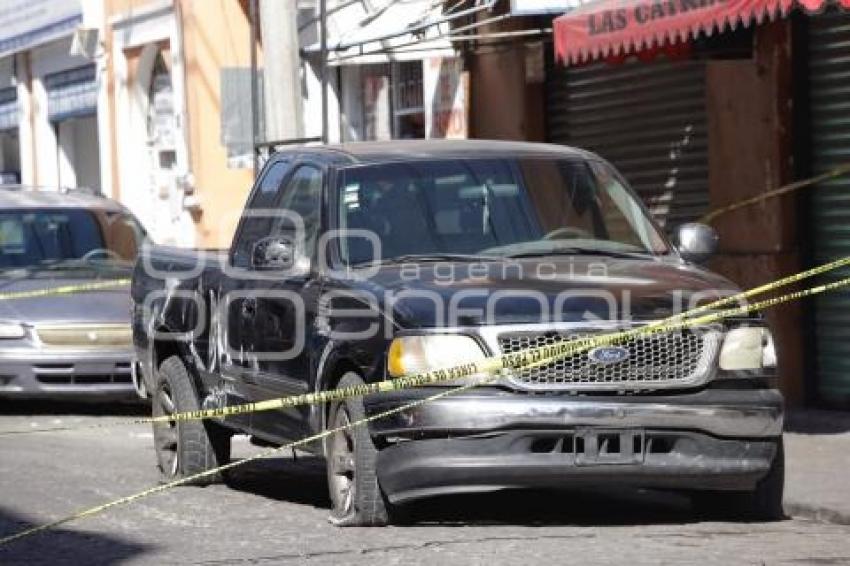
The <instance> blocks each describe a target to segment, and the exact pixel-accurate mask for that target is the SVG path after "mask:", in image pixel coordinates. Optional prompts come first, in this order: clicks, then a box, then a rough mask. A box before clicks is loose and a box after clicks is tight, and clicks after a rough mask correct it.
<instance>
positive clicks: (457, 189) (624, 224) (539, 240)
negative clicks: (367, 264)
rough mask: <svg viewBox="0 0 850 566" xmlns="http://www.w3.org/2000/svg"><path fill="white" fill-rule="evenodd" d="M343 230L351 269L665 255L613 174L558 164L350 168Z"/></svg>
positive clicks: (586, 165)
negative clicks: (573, 252) (470, 257)
mask: <svg viewBox="0 0 850 566" xmlns="http://www.w3.org/2000/svg"><path fill="white" fill-rule="evenodd" d="M337 190H338V191H339V196H338V199H339V207H340V210H339V218H340V228H341V229H343V230H345V229H356V230H367V231H370V232H373V233H374V234H375V235H376V236H377V239H378V241H379V242H380V245H381V249H380V250H377V256H376V255H374V254H375V250H372V249H371V248H372V246H371V244H370V243H369V242H368V241H367V240H365V239H364V238H363V237H360V236H357V235H352V236H351V237H349V238H343V239H342V240H341V241H340V243H341V246H342V256H343V259H347V260H348V262H349V263H352V264H356V263H359V262H363V261H368V260H370V259H380V258H392V257H398V256H404V255H408V254H425V255H427V254H440V253H450V254H482V255H488V256H497V257H504V256H512V255H519V254H546V253H566V252H567V251H568V250H569V249H576V248H580V249H581V250H588V251H591V252H592V251H599V252H605V251H609V252H637V253H650V254H652V253H664V252H666V251H667V245H666V243H665V242H664V240H663V238H662V237H661V236H660V234H659V232H658V231H657V229H656V227H655V226H654V224H653V223H652V221H651V219H650V218H649V217H648V216H647V215H646V213H645V212H644V210H643V208H642V207H641V205H640V204H639V202H638V201H637V200H636V198H635V197H634V195H633V194H632V193H631V192H630V191H629V190H628V189H627V188H626V186H625V185H624V184H623V182H622V181H621V180H620V178H619V176H618V175H617V174H616V172H615V171H614V170H613V169H611V168H610V167H608V166H607V165H604V164H602V163H596V162H587V161H581V160H562V159H543V158H541V159H448V160H439V161H410V162H406V163H405V162H395V163H384V164H377V165H366V166H354V167H350V168H347V169H344V170H343V171H342V174H341V175H340V184H339V186H338V189H337Z"/></svg>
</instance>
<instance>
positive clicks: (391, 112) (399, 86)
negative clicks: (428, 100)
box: [348, 61, 425, 140]
mask: <svg viewBox="0 0 850 566" xmlns="http://www.w3.org/2000/svg"><path fill="white" fill-rule="evenodd" d="M359 75H360V89H359V91H360V102H361V107H362V122H361V123H360V124H357V123H356V122H357V121H356V120H353V119H349V120H348V124H349V126H350V127H351V126H354V125H355V124H356V125H357V126H359V128H357V129H358V130H359V131H356V132H355V133H356V134H359V136H360V139H364V140H386V139H400V138H424V137H425V107H424V104H423V98H424V96H423V82H422V61H405V62H399V63H391V64H381V65H364V66H363V67H362V68H361V69H360V73H359ZM348 113H349V114H353V113H351V112H350V108H349V111H348ZM352 117H353V116H352Z"/></svg>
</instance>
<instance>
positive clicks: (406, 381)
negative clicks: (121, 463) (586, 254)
mask: <svg viewBox="0 0 850 566" xmlns="http://www.w3.org/2000/svg"><path fill="white" fill-rule="evenodd" d="M847 266H850V256H848V257H844V258H840V259H837V260H835V261H831V262H829V263H826V264H823V265H819V266H817V267H813V268H811V269H808V270H806V271H802V272H800V273H795V274H793V275H789V276H787V277H783V278H782V279H778V280H776V281H774V282H771V283H767V284H764V285H760V286H758V287H754V288H752V289H749V290H747V291H743V292H741V293H737V294H735V295H730V296H728V297H724V298H721V299H718V300H716V301H713V302H711V303H709V304H706V305H703V306H701V307H697V308H694V309H691V310H689V311H686V312H683V313H680V314H677V315H674V316H671V317H668V318H666V319H664V320H661V321H657V322H654V323H650V324H647V325H645V326H641V327H637V328H634V329H632V330H628V331H622V332H615V333H609V334H599V335H594V336H591V337H588V338H585V339H582V340H581V341H582V345H581V347H580V348H578V349H576V350H567V351H563V352H562V351H560V350H558V351H557V352H555V353H551V352H549V353H546V354H545V355H544V354H542V353H541V351H542V349H543V348H545V347H540V348H536V349H534V350H528V351H526V352H521V353H514V354H510V355H509V356H497V357H492V358H488V359H486V360H484V361H481V362H477V364H485V363H488V364H490V365H489V366H488V367H489V368H497V369H501V368H502V367H503V364H504V363H505V359H506V358H508V357H510V358H511V360H512V362H513V363H518V362H516V359H517V356H518V355H520V354H527V355H528V356H529V357H540V356H542V357H540V360H539V361H540V364H541V365H545V364H546V363H550V362H553V361H556V360H557V359H559V358H563V357H567V356H571V355H575V354H578V353H582V352H585V351H587V350H590V349H592V348H595V347H598V346H603V345H608V344H612V343H616V342H619V341H623V340H628V339H629V338H633V337H637V336H643V335H649V334H657V333H665V332H671V331H675V330H678V329H681V328H684V326H682V325H678V326H677V325H676V324H675V323H676V322H677V321H682V320H685V319H687V318H691V317H694V316H697V315H699V314H702V313H706V312H711V311H714V310H716V309H718V308H720V307H723V306H726V305H728V304H731V303H736V302H742V301H745V300H747V299H749V298H751V297H754V296H757V295H761V294H764V293H767V292H769V291H773V290H776V289H779V288H781V287H785V286H787V285H791V284H793V283H797V282H799V281H802V280H804V279H807V278H810V277H814V276H817V275H822V274H823V273H826V272H828V271H832V270H835V269H839V268H841V267H847ZM791 300H793V299H791ZM761 304H763V303H756V304H755V306H753V305H751V306H750V307H748V308H749V310H748V311H747V312H753V311H755V310H759V308H760V307H759V306H758V305H761ZM743 314H746V313H743ZM727 316H736V315H727ZM720 318H722V317H720ZM720 318H715V319H711V322H717V321H718V320H720ZM702 324H707V322H702ZM571 343H572V342H571ZM563 344H565V342H562V343H559V344H558V346H559V347H562V346H563ZM529 363H532V362H529ZM535 363H536V362H535ZM512 367H513V368H514V369H521V368H523V367H527V365H516V366H512ZM470 371H472V373H469V372H470ZM487 371H490V370H488V369H484V370H481V369H479V367H478V366H476V367H474V368H472V369H469V368H467V367H465V366H458V367H453V368H445V369H440V370H433V371H429V372H426V373H422V374H417V375H413V376H405V377H399V378H395V379H388V380H385V381H379V382H375V383H369V384H365V385H362V386H356V387H347V388H343V389H335V390H332V391H320V392H316V393H304V394H301V395H293V396H290V397H280V398H276V399H267V400H265V401H258V402H255V403H245V404H241V405H232V406H229V407H218V408H214V409H201V410H197V411H190V412H185V413H176V414H173V415H164V416H160V417H146V418H138V419H128V420H124V421H113V422H110V423H102V424H93V425H83V426H76V427H75V426H61V427H48V428H38V429H24V430H8V431H0V437H1V436H13V435H27V434H37V433H42V432H62V431H70V430H81V429H98V428H109V427H113V426H124V425H135V424H151V423H165V422H173V421H188V420H202V419H213V418H223V417H230V416H235V415H243V414H247V413H255V412H259V411H270V410H275V409H283V408H290V407H295V406H299V405H316V404H322V403H328V402H331V401H341V400H344V399H348V398H351V397H359V396H363V395H369V394H372V393H383V392H388V391H398V390H400V389H407V388H410V387H417V386H423V385H436V384H439V383H444V382H446V381H452V380H454V379H457V378H459V377H466V376H469V375H475V374H476V373H487Z"/></svg>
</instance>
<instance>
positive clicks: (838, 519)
mask: <svg viewBox="0 0 850 566" xmlns="http://www.w3.org/2000/svg"><path fill="white" fill-rule="evenodd" d="M786 430H787V432H786V434H785V455H786V458H785V462H786V471H785V473H786V476H785V512H786V513H788V514H790V515H794V516H800V517H807V518H810V519H816V520H825V521H829V522H832V523H840V524H844V525H850V413H847V412H839V411H816V410H806V411H791V412H790V413H789V414H788V418H787V421H786Z"/></svg>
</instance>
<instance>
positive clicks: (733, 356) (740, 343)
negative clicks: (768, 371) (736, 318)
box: [720, 327, 776, 370]
mask: <svg viewBox="0 0 850 566" xmlns="http://www.w3.org/2000/svg"><path fill="white" fill-rule="evenodd" d="M775 366H776V349H775V347H774V345H773V336H772V335H771V333H770V331H769V330H768V329H766V328H758V327H746V328H734V329H732V330H730V331H729V332H727V333H726V337H725V338H724V339H723V348H722V349H721V350H720V369H724V370H742V369H761V368H765V367H775Z"/></svg>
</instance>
